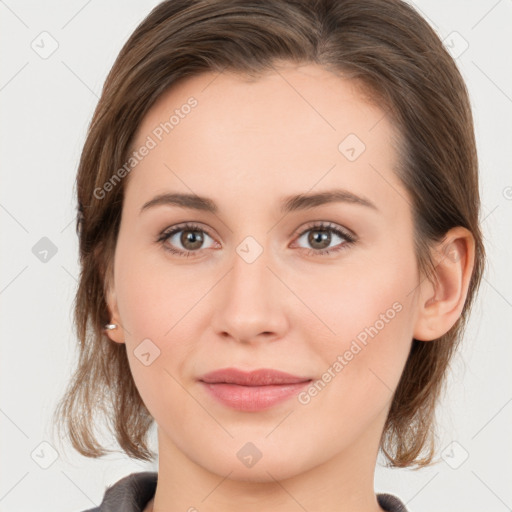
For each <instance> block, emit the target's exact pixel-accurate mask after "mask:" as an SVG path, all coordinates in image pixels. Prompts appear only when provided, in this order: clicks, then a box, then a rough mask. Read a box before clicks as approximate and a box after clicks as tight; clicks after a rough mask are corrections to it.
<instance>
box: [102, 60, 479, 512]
mask: <svg viewBox="0 0 512 512" xmlns="http://www.w3.org/2000/svg"><path fill="white" fill-rule="evenodd" d="M275 71H276V72H269V73H266V74H265V75H264V76H262V77H260V78H258V79H257V80H253V81H249V80H248V79H246V78H244V77H242V76H239V75H235V74H232V73H227V72H224V73H222V74H220V75H218V74H216V73H206V74H203V75H199V76H195V77H192V78H189V79H187V80H186V81H184V82H182V83H180V84H178V85H176V86H175V87H173V88H172V89H171V90H170V91H167V92H166V93H165V94H164V95H163V96H161V97H160V98H159V100H158V101H157V103H155V104H154V105H153V106H152V108H151V110H150V111H149V112H148V114H147V115H146V117H145V118H144V120H143V122H142V123H141V125H140V126H139V129H138V131H137V134H136V135H137V136H136V140H135V144H134V147H139V146H141V145H142V144H143V143H144V141H145V140H146V138H147V136H148V135H151V133H152V131H153V130H154V128H155V127H156V126H158V125H159V123H161V122H163V121H165V120H167V119H168V118H169V116H170V115H171V114H172V113H173V112H174V110H175V109H176V108H180V106H181V105H183V104H184V103H186V102H187V99H188V98H189V97H190V96H194V97H195V98H196V99H197V101H198V105H197V107H195V108H194V109H192V111H191V112H190V113H189V114H188V115H187V116H186V117H184V118H183V119H181V120H180V122H179V124H178V125H177V126H175V127H174V129H173V130H172V132H170V133H169V134H168V135H166V136H165V137H164V138H163V139H162V141H161V142H159V143H158V145H157V146H156V147H155V148H154V149H152V150H151V151H150V152H149V154H148V155H147V156H146V157H145V158H144V159H143V160H142V161H141V162H140V163H139V164H138V165H137V166H136V167H135V168H134V169H133V170H132V171H131V173H130V175H129V177H128V178H125V179H127V180H128V182H127V183H126V190H125V198H124V204H123V210H122V220H121V226H120V232H119V237H118V241H117V246H116V251H115V258H114V267H113V274H112V275H111V276H110V279H109V281H108V286H107V302H108V305H109V309H110V312H111V315H112V317H111V321H112V322H113V323H117V324H119V325H120V327H119V328H118V329H116V330H114V331H110V332H108V335H109V336H110V338H111V339H112V340H113V341H114V342H117V343H126V345H127V347H126V348H127V354H128V358H129V362H130V368H131V372H132V374H133V377H134V380H135V383H136V385H137V388H138V390H139V392H140V395H141V397H142V399H143V400H144V403H145V404H146V406H147V408H148V409H149V411H150V412H151V414H152V416H153V417H154V419H155V421H156V423H157V425H158V443H159V480H158V485H157V489H156V494H155V497H154V499H153V500H151V502H150V503H148V505H147V507H146V509H145V510H146V512H147V511H150V510H153V511H155V512H157V511H158V512H163V511H166V512H174V511H178V510H179V511H184V510H189V509H190V510H193V509H191V507H196V508H197V509H198V510H200V511H201V512H203V511H222V512H229V511H231V510H237V511H239V510H244V511H253V510H254V511H258V512H260V511H261V510H272V511H279V512H284V511H296V510H299V509H300V508H301V507H303V508H304V509H306V510H308V511H316V510H322V511H324V512H326V511H335V510H336V511H340V510H342V511H349V510H350V511H353V510H357V511H359V512H370V511H371V512H376V511H380V510H381V509H380V507H379V506H378V503H377V500H376V496H375V491H374V488H373V478H374V470H375V465H376V458H377V454H378V448H379V440H380V436H381V433H382V430H383V426H384V422H385V419H386V415H387V412H388V410H389V407H390V404H391V398H392V394H393V391H394V390H395V389H396V386H397V384H398V381H399V378H400V375H401V373H402V370H403V367H404V365H405V362H406V358H407V355H408V352H409V349H410V346H411V342H412V339H413V337H416V338H417V339H420V340H424V341H425V342H428V340H432V339H435V338H437V337H439V336H441V335H442V334H443V333H445V332H446V331H448V329H449V328H450V327H451V326H452V325H453V324H454V322H455V321H456V320H457V318H458V317H459V316H460V312H461V310H462V307H463V304H464V300H465V298H466V294H467V287H468V283H469V277H470V273H471V269H472V266H473V259H474V242H473V238H472V236H471V234H470V233H469V232H468V231H467V230H465V229H463V228H454V229H453V230H451V231H450V232H449V233H448V234H447V236H446V238H445V240H444V242H443V245H442V246H441V245H439V246H438V247H437V248H434V249H433V254H434V258H435V259H436V260H437V261H438V266H437V268H436V272H437V277H438V283H437V285H436V286H435V287H434V286H433V284H432V283H431V282H430V281H429V280H427V279H422V276H421V274H420V272H419V269H418V265H417V262H416V258H415V255H414V247H413V222H412V214H411V206H410V200H409V195H408V193H407V191H406V190H405V188H404V186H403V185H402V183H401V182H400V180H399V179H398V177H397V176H396V174H395V172H394V167H395V166H396V163H397V154H396V151H395V149H394V148H395V146H394V143H393V140H394V138H396V136H397V133H396V132H395V130H394V128H393V125H392V123H391V121H390V120H389V119H388V118H387V117H386V116H385V114H384V111H383V110H382V109H380V108H378V107H377V106H373V105H371V104H369V103H368V102H367V101H366V100H365V99H364V97H363V96H362V95H361V94H360V93H359V91H358V89H357V87H356V86H355V84H354V83H352V82H350V81H348V80H347V79H345V78H343V77H342V76H337V75H334V74H332V73H331V72H329V71H327V70H324V69H323V68H321V67H318V66H316V65H304V66H295V65H291V64H282V65H281V66H280V67H279V69H278V70H277V69H276V70H275ZM351 133H352V134H356V135H357V137H358V138H359V139H360V140H361V141H363V142H364V144H365V146H366V149H365V151H364V152H363V153H362V154H361V155H360V156H359V157H358V158H357V159H356V160H355V161H349V160H348V159H347V158H346V157H345V156H344V154H342V152H340V150H339V149H338V146H339V144H340V142H341V141H343V140H344V139H345V137H346V136H347V135H348V134H351ZM377 171H378V172H377ZM334 188H343V189H346V190H348V191H350V192H352V193H353V194H357V195H358V196H361V197H365V198H367V199H369V200H370V201H371V202H372V203H374V204H375V206H376V209H373V208H369V207H367V206H364V205H361V204H357V203H348V202H337V203H330V204H324V205H321V206H317V207H314V208H312V209H310V210H306V211H295V212H290V213H288V214H286V215H284V214H282V213H281V212H280V206H281V201H282V198H283V197H284V196H288V195H292V194H304V193H314V192H320V191H325V190H331V189H334ZM163 192H182V193H193V194H197V195H200V196H207V197H209V198H211V199H212V200H213V201H215V203H216V204H217V205H218V207H219V211H218V212H217V213H215V214H213V213H210V212H204V211H196V210H192V209H186V208H180V207H177V206H172V205H159V206H155V207H153V208H148V209H146V210H144V211H143V212H142V213H140V210H141V207H142V206H143V205H144V203H146V202H147V201H149V200H151V199H152V198H153V197H154V196H156V195H157V194H160V193H163ZM316 221H320V222H329V223H331V224H332V225H334V226H335V227H338V228H341V229H343V228H345V229H349V230H351V231H352V232H353V233H355V235H356V240H355V242H354V243H352V244H348V243H347V242H346V240H345V239H343V238H340V237H339V236H338V235H335V234H334V233H332V232H330V233H331V239H330V242H329V241H327V242H325V244H324V245H323V246H322V247H321V248H325V247H329V248H337V247H340V246H343V249H342V250H341V251H339V252H333V253H331V254H327V255H318V251H319V250H320V249H319V245H313V244H314V239H313V244H312V242H311V240H310V241H309V242H308V234H311V235H314V234H315V233H316V231H315V229H312V231H307V232H306V230H307V229H311V228H310V226H311V225H312V224H314V223H315V222H316ZM183 222H194V223H195V224H200V226H201V227H202V228H204V229H205V231H204V232H202V234H203V236H204V242H203V245H201V244H199V245H197V243H196V245H194V244H191V243H188V244H187V239H186V238H185V239H184V243H185V245H183V243H182V242H183V239H182V241H181V242H180V235H182V234H187V233H183V232H180V233H178V234H177V235H174V236H173V237H172V239H170V240H167V241H166V242H157V241H156V240H157V239H158V237H159V235H160V234H161V232H162V231H164V230H166V229H168V228H169V227H173V226H176V225H178V224H181V223H183ZM304 232H306V234H305V235H304V236H302V233H304ZM247 236H250V237H253V238H254V239H255V240H256V241H257V243H258V244H259V245H260V246H261V248H262V249H263V252H262V253H261V255H259V257H257V258H256V259H255V261H254V262H252V263H248V262H247V261H246V260H245V259H244V258H242V257H241V256H239V254H238V253H237V248H238V246H239V245H240V244H241V242H242V241H243V240H244V239H245V238H246V237H247ZM166 245H167V246H169V245H172V246H173V247H174V248H175V249H181V250H186V249H188V250H193V251H196V252H195V253H193V254H192V255H191V256H190V257H180V256H177V255H174V254H171V253H169V252H168V251H166V250H165V246H166ZM194 247H196V248H194ZM197 247H199V248H197ZM191 248H192V249H191ZM250 250H251V251H252V250H254V249H250ZM315 251H317V253H316V254H315ZM447 251H448V252H447ZM448 253H449V254H450V255H451V257H449V258H447V257H446V254H448ZM397 302H398V303H399V304H400V306H401V310H400V312H399V313H396V315H395V316H394V318H393V319H392V320H389V321H388V322H387V323H386V324H385V326H384V328H382V329H381V330H379V331H378V334H377V335H376V336H375V337H373V338H371V339H370V340H369V342H368V344H367V345H366V346H365V347H364V348H363V349H362V350H361V351H360V352H358V353H357V355H355V356H354V357H353V358H352V360H350V361H349V362H348V364H346V366H344V367H343V370H342V371H340V372H339V373H337V374H336V376H335V377H334V378H332V379H331V381H330V382H329V383H328V384H327V385H326V386H325V388H324V389H323V390H322V391H321V392H320V393H318V394H317V396H315V397H313V398H311V401H310V402H309V403H307V404H302V403H300V402H299V401H298V399H297V397H293V398H291V399H289V400H287V401H285V402H282V403H281V404H278V405H276V406H274V407H272V408H270V409H268V410H265V411H261V412H241V411H237V410H234V409H231V408H228V407H226V406H224V405H223V404H221V403H219V402H217V401H215V400H214V399H213V398H212V397H210V395H209V394H208V393H206V392H205V390H204V388H203V386H202V385H201V384H200V383H199V382H198V380H197V379H198V378H199V377H200V376H201V375H203V374H205V373H207V372H209V371H212V370H215V369H219V368H224V367H236V368H239V369H242V370H246V371H249V370H252V369H256V368H274V369H279V370H282V371H286V372H289V373H291V374H294V375H299V376H304V377H308V378H311V379H313V380H318V379H321V378H322V375H323V374H324V373H325V372H326V371H327V370H328V368H329V367H331V368H332V365H333V363H334V362H335V361H336V359H337V356H338V355H340V354H344V353H345V352H346V350H347V349H349V348H350V344H351V342H352V340H354V339H355V338H356V336H357V335H358V334H359V333H361V332H362V331H364V329H365V327H369V326H372V325H375V324H376V321H377V320H379V318H381V317H380V315H381V314H384V313H385V312H386V311H387V310H389V309H390V308H392V305H393V304H394V303H397ZM147 338H149V339H150V340H151V342H152V343H153V344H154V346H156V347H158V349H159V350H160V355H159V357H157V358H156V359H155V360H154V361H153V362H152V363H151V364H149V365H148V366H146V365H144V364H142V363H141V361H140V360H139V359H138V358H137V357H136V355H135V354H134V350H135V349H136V348H137V347H138V346H139V344H140V343H141V342H142V340H144V339H147ZM247 442H252V443H253V444H254V445H255V446H257V448H258V449H259V451H260V452H261V454H262V456H261V459H260V460H259V461H258V462H257V463H256V464H255V465H254V466H252V467H250V468H248V467H246V466H245V465H244V464H242V463H241V462H240V460H239V459H238V457H237V452H238V451H239V450H240V449H241V448H242V447H243V446H244V445H245V444H246V443H247ZM299 504H300V506H299Z"/></svg>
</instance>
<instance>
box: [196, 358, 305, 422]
mask: <svg viewBox="0 0 512 512" xmlns="http://www.w3.org/2000/svg"><path fill="white" fill-rule="evenodd" d="M311 380H312V379H310V378H307V377H298V376H296V375H292V374H290V373H286V372H282V371H278V370H273V369H270V368H261V369H258V370H254V371H251V372H244V371H242V370H238V369H236V368H223V369H221V370H216V371H213V372H210V373H207V374H206V375H203V376H202V377H201V378H200V379H199V382H200V383H201V385H203V386H204V387H205V389H206V390H207V391H208V392H209V394H210V395H211V396H213V397H214V398H215V399H217V400H218V401H220V402H221V403H222V404H224V405H226V406H228V407H231V408H233V409H237V410H240V411H252V412H255V411H261V410H264V409H268V408H270V407H272V406H274V405H277V404H278V403H281V402H283V401H285V400H287V399H289V398H291V397H292V396H294V395H296V394H297V393H299V392H300V390H301V389H302V388H303V387H305V386H306V385H308V384H309V383H310V382H311Z"/></svg>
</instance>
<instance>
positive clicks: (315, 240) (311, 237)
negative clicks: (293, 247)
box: [308, 229, 331, 249]
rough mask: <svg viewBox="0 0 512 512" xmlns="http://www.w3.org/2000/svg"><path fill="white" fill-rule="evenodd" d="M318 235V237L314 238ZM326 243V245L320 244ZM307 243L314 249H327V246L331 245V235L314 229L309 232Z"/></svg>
mask: <svg viewBox="0 0 512 512" xmlns="http://www.w3.org/2000/svg"><path fill="white" fill-rule="evenodd" d="M317 234H319V236H316V235H317ZM325 241H327V244H325V243H323V244H322V242H325ZM308 242H309V243H310V244H311V245H312V246H313V247H315V249H325V248H326V247H329V244H330V243H331V234H330V232H328V231H324V230H319V229H316V230H314V231H310V234H309V237H308ZM316 244H320V247H316Z"/></svg>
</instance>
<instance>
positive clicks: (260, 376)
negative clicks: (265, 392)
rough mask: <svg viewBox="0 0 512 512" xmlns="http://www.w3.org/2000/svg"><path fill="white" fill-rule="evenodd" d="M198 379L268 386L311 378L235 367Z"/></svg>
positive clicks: (266, 369) (217, 382)
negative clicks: (243, 369)
mask: <svg viewBox="0 0 512 512" xmlns="http://www.w3.org/2000/svg"><path fill="white" fill-rule="evenodd" d="M199 380H200V381H203V382H206V383H209V384H213V383H215V384H221V383H225V384H238V385H240V386H270V385H279V384H297V383H299V382H307V381H309V380H311V379H309V378H307V377H298V376H297V375H292V374H290V373H286V372H281V371H279V370H273V369H271V368H261V369H258V370H253V371H250V372H245V371H242V370H238V369H236V368H222V369H220V370H215V371H213V372H210V373H207V374H205V375H203V376H202V377H201V378H200V379H199Z"/></svg>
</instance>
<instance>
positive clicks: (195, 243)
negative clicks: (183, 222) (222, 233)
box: [180, 230, 203, 250]
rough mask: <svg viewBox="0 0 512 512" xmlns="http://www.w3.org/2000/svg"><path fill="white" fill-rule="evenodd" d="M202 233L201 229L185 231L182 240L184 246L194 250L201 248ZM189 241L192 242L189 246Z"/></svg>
mask: <svg viewBox="0 0 512 512" xmlns="http://www.w3.org/2000/svg"><path fill="white" fill-rule="evenodd" d="M200 233H201V232H200V231H190V230H189V231H183V233H182V235H181V240H180V242H181V243H182V245H183V247H185V248H186V249H187V250H194V249H198V248H200V247H201V245H202V244H203V236H202V235H201V234H200ZM189 242H190V243H191V244H192V246H188V247H187V244H188V243H189Z"/></svg>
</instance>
